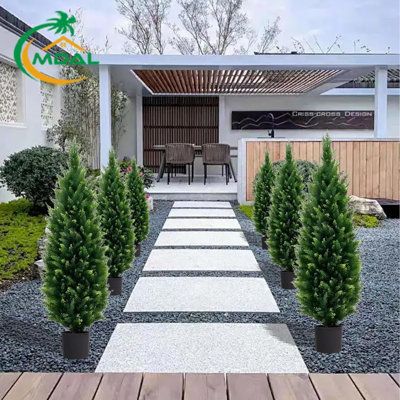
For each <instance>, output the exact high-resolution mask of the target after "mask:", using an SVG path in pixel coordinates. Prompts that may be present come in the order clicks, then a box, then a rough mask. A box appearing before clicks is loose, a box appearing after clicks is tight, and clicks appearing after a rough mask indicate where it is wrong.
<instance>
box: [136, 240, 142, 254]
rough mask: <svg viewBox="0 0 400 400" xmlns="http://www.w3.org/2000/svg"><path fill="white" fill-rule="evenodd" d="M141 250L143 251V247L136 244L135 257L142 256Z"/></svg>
mask: <svg viewBox="0 0 400 400" xmlns="http://www.w3.org/2000/svg"><path fill="white" fill-rule="evenodd" d="M141 250H142V247H141V245H140V243H137V244H136V251H135V257H139V256H140V252H141Z"/></svg>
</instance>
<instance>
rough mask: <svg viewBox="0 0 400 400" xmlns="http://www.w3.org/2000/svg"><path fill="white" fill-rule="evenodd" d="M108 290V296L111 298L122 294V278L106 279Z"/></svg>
mask: <svg viewBox="0 0 400 400" xmlns="http://www.w3.org/2000/svg"><path fill="white" fill-rule="evenodd" d="M108 288H109V289H110V294H111V295H112V296H118V295H120V294H121V292H122V277H121V276H119V277H117V278H112V277H109V278H108Z"/></svg>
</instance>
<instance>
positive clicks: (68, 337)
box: [62, 332, 89, 359]
mask: <svg viewBox="0 0 400 400" xmlns="http://www.w3.org/2000/svg"><path fill="white" fill-rule="evenodd" d="M62 350H63V356H64V358H69V359H82V358H87V357H88V356H89V332H79V333H78V332H63V334H62Z"/></svg>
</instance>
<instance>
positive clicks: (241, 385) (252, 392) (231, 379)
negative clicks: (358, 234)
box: [226, 374, 273, 400]
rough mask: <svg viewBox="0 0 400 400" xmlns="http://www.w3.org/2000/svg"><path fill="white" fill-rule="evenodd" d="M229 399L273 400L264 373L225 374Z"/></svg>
mask: <svg viewBox="0 0 400 400" xmlns="http://www.w3.org/2000/svg"><path fill="white" fill-rule="evenodd" d="M226 384H227V387H228V398H229V400H273V397H272V393H271V390H270V388H269V385H268V379H267V375H266V374H226Z"/></svg>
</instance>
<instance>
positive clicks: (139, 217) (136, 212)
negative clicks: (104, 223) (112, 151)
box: [127, 160, 149, 255]
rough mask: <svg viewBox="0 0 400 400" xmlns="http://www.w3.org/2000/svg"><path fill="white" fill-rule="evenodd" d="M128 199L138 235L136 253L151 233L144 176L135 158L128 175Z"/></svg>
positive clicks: (138, 252)
mask: <svg viewBox="0 0 400 400" xmlns="http://www.w3.org/2000/svg"><path fill="white" fill-rule="evenodd" d="M127 186H128V200H129V205H130V209H131V215H132V219H133V224H134V226H135V235H136V242H135V244H136V254H137V255H139V254H140V243H141V242H142V241H143V240H144V239H146V237H147V235H148V233H149V208H148V206H147V201H146V193H145V191H144V184H143V178H142V176H141V172H140V171H139V168H138V166H137V165H136V162H135V160H132V169H131V171H130V172H129V174H128V176H127Z"/></svg>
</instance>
